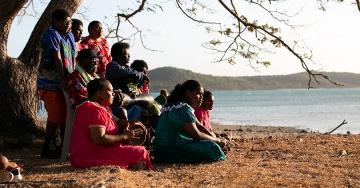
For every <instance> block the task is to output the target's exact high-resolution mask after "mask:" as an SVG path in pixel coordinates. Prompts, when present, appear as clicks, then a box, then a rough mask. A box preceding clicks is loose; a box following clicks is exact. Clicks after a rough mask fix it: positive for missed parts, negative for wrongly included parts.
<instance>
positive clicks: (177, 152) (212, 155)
mask: <svg viewBox="0 0 360 188" xmlns="http://www.w3.org/2000/svg"><path fill="white" fill-rule="evenodd" d="M154 156H155V160H156V161H157V162H167V163H196V162H201V161H218V160H225V159H226V156H225V154H224V153H223V151H222V150H221V148H220V146H219V145H218V144H216V143H214V142H211V141H207V140H200V141H190V142H186V143H182V144H177V145H175V146H174V147H172V148H157V149H155V150H154Z"/></svg>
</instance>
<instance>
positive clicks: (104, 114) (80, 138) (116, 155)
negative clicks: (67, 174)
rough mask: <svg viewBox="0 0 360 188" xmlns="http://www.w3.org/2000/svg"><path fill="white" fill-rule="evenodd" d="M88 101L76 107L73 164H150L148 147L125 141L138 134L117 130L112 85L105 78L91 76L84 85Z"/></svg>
mask: <svg viewBox="0 0 360 188" xmlns="http://www.w3.org/2000/svg"><path fill="white" fill-rule="evenodd" d="M87 91H88V99H89V100H88V101H85V102H83V103H82V104H80V105H79V106H78V107H77V108H76V111H75V118H74V126H73V130H72V138H71V143H70V162H71V165H72V166H75V167H93V166H105V165H115V166H119V167H120V168H139V167H140V168H141V167H143V166H144V165H145V167H147V168H151V162H150V157H149V153H148V151H147V150H146V149H145V147H143V146H131V145H127V144H125V142H126V141H128V140H129V139H133V138H136V137H137V135H136V133H134V132H131V131H124V133H123V134H118V127H117V126H116V124H115V121H114V120H113V119H112V115H111V113H110V110H109V105H110V104H111V103H112V102H113V95H114V93H113V87H112V85H111V83H110V82H109V81H107V80H106V79H104V78H100V79H94V80H92V81H90V82H89V84H88V86H87Z"/></svg>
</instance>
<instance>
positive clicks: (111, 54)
mask: <svg viewBox="0 0 360 188" xmlns="http://www.w3.org/2000/svg"><path fill="white" fill-rule="evenodd" d="M82 27H83V24H82V22H81V21H80V20H77V19H73V20H71V18H70V15H69V14H68V12H67V11H66V10H63V9H58V10H55V11H54V12H53V14H52V22H51V27H50V28H49V29H47V30H46V31H45V32H44V33H43V35H42V39H41V45H42V47H43V56H42V62H41V66H40V73H39V77H38V89H39V94H40V97H41V99H42V100H43V101H44V104H45V108H46V110H47V113H48V119H47V124H46V137H45V142H44V145H43V148H42V153H41V157H43V158H59V157H60V154H61V151H62V150H63V152H64V149H63V147H62V145H61V144H59V143H57V142H56V132H57V129H60V135H61V138H62V141H61V143H63V141H64V134H65V127H66V128H67V129H70V130H71V131H70V132H71V138H70V144H69V145H70V149H69V153H70V162H71V165H72V166H74V167H92V166H102V165H115V166H119V167H121V168H134V169H137V168H148V169H151V168H152V164H151V160H150V155H149V151H148V150H147V149H146V148H145V147H144V146H135V145H129V144H128V143H129V140H132V139H136V138H138V137H139V134H140V133H138V132H137V131H133V130H131V128H129V126H130V124H129V122H128V119H127V115H126V110H125V112H124V113H125V114H124V115H123V116H120V117H119V115H118V116H115V115H114V113H113V111H112V110H111V108H110V106H111V105H112V103H113V100H114V97H115V96H116V95H117V96H130V97H131V98H136V96H138V95H139V94H147V93H149V83H150V80H149V78H148V76H147V71H148V65H147V63H146V62H145V61H143V60H135V61H134V62H133V63H132V64H131V65H130V66H129V62H130V46H129V44H127V43H123V42H117V43H115V44H113V45H112V47H111V51H109V49H110V48H109V45H108V43H107V41H106V39H105V38H103V37H102V33H103V32H102V25H101V23H100V22H98V21H92V22H90V24H89V26H88V31H89V36H87V37H84V38H83V37H82ZM123 98H124V97H120V100H122V99H123ZM155 101H156V102H155V103H159V104H160V105H161V106H162V108H161V115H160V116H159V118H158V121H157V123H156V126H155V136H154V139H153V148H152V149H153V157H154V160H155V161H158V162H167V163H193V162H200V161H218V160H225V159H226V155H225V154H224V152H223V150H222V148H223V147H224V146H225V145H226V144H227V142H228V141H227V139H225V138H223V137H219V136H217V135H216V134H214V132H213V130H212V128H211V125H210V117H209V110H211V109H212V106H213V102H214V98H213V96H212V94H211V92H209V91H205V92H204V89H203V87H202V86H201V84H200V83H199V82H197V81H195V80H188V81H185V82H184V83H182V84H178V85H176V86H175V88H174V89H173V90H172V91H171V93H170V95H169V94H168V93H167V91H166V90H163V91H161V95H160V96H159V97H157V98H156V99H155ZM121 102H122V101H120V105H121V104H122V103H121ZM119 124H122V125H121V126H120V125H119ZM123 124H125V128H124V126H123ZM120 129H121V131H120ZM65 144H66V143H65ZM65 152H66V151H65Z"/></svg>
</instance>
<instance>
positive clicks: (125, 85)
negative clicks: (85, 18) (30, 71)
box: [37, 9, 149, 158]
mask: <svg viewBox="0 0 360 188" xmlns="http://www.w3.org/2000/svg"><path fill="white" fill-rule="evenodd" d="M82 28H83V23H82V22H81V21H80V20H78V19H73V20H71V18H70V15H69V13H68V12H67V11H66V10H63V9H57V10H55V11H54V12H53V13H52V22H51V27H49V28H48V29H47V30H46V31H45V32H44V33H43V35H42V39H41V46H42V48H43V54H42V60H41V63H40V71H39V76H38V81H37V86H38V90H39V95H40V98H41V99H42V100H43V101H44V104H45V108H46V110H47V113H48V118H47V123H46V137H45V142H44V145H43V149H42V153H41V156H42V157H43V158H59V157H60V154H61V151H62V150H63V146H62V143H64V142H63V140H64V136H65V127H70V126H71V125H72V120H73V116H74V111H75V108H76V106H77V105H79V104H81V103H82V102H84V101H85V100H86V99H87V98H88V95H87V84H88V83H89V82H90V81H91V80H93V79H96V78H106V79H108V80H109V81H110V82H111V83H112V84H113V85H114V90H120V91H121V92H123V93H125V94H127V95H129V96H132V97H135V96H136V95H138V94H141V93H148V92H149V79H148V77H147V69H148V65H147V63H146V62H145V61H143V60H135V61H134V62H133V63H132V64H131V66H129V63H130V62H129V61H130V58H129V57H130V56H129V48H130V46H129V44H127V43H123V42H118V43H115V44H114V45H113V46H112V47H111V51H110V48H109V44H108V42H107V40H106V39H105V38H104V37H102V35H103V28H102V24H101V23H100V22H99V21H92V22H90V24H89V26H88V32H89V36H86V37H82ZM65 125H66V126H65ZM58 129H59V130H60V135H61V136H60V137H61V138H62V141H61V144H59V143H57V142H56V137H57V135H56V132H57V130H58Z"/></svg>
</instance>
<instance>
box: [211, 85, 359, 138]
mask: <svg viewBox="0 0 360 188" xmlns="http://www.w3.org/2000/svg"><path fill="white" fill-rule="evenodd" d="M214 96H215V105H214V109H213V110H212V111H211V118H212V121H214V122H217V123H220V124H226V125H264V126H266V125H271V126H288V127H296V128H301V129H310V130H312V131H319V132H327V131H330V130H332V129H333V128H335V127H336V126H337V125H339V124H340V123H341V122H342V121H343V120H344V119H345V120H346V121H347V122H348V124H345V125H343V126H342V127H340V128H339V129H338V130H337V131H336V132H335V133H346V132H347V131H350V132H351V133H360V88H357V89H311V90H307V89H286V90H271V91H270V90H266V91H265V90H264V91H216V92H214Z"/></svg>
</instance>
